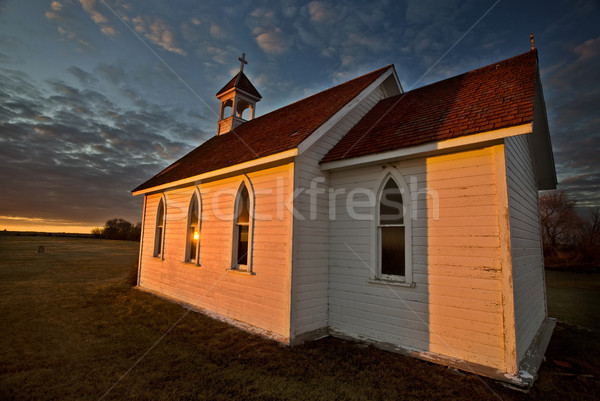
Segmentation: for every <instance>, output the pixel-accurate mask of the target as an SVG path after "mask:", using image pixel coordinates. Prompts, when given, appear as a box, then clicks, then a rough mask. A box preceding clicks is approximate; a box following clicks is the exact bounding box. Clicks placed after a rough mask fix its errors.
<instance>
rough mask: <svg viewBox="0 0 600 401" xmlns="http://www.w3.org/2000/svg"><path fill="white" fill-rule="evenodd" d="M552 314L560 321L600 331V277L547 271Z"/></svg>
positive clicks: (594, 274) (571, 272) (577, 272)
mask: <svg viewBox="0 0 600 401" xmlns="http://www.w3.org/2000/svg"><path fill="white" fill-rule="evenodd" d="M546 288H547V298H548V315H550V316H552V317H555V318H557V319H558V320H559V321H562V322H565V323H569V324H573V325H578V326H581V327H585V328H588V329H593V330H597V331H600V319H598V312H599V311H600V296H599V295H600V274H599V273H590V272H585V271H575V272H574V271H568V270H567V271H559V270H547V271H546Z"/></svg>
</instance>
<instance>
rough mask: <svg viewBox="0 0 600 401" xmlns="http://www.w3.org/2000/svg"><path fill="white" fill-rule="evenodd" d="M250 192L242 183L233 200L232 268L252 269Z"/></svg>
mask: <svg viewBox="0 0 600 401" xmlns="http://www.w3.org/2000/svg"><path fill="white" fill-rule="evenodd" d="M251 207H252V205H251V203H250V194H249V193H248V188H247V187H246V184H245V183H244V184H242V187H241V188H240V191H238V195H237V198H236V201H235V214H234V224H233V263H232V268H233V269H240V270H246V271H252V269H251V252H252V243H251V242H252V211H251Z"/></svg>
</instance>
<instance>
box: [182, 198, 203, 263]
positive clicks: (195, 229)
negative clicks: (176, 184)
mask: <svg viewBox="0 0 600 401" xmlns="http://www.w3.org/2000/svg"><path fill="white" fill-rule="evenodd" d="M199 249H200V206H199V202H198V197H197V196H196V194H194V195H192V199H191V200H190V207H189V211H188V228H187V235H186V253H185V261H186V262H195V263H198V261H199Z"/></svg>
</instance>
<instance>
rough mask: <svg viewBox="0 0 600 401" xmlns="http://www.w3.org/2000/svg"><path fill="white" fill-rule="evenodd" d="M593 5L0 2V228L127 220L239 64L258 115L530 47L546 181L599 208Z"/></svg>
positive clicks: (200, 127)
mask: <svg viewBox="0 0 600 401" xmlns="http://www.w3.org/2000/svg"><path fill="white" fill-rule="evenodd" d="M598 21H600V4H599V3H598V1H594V0H588V1H586V0H582V1H577V0H576V1H572V0H568V1H501V0H499V1H496V0H493V1H492V0H485V1H484V0H480V1H479V0H478V1H468V0H456V1H455V0H415V1H413V0H410V1H400V0H374V1H373V0H372V1H369V2H366V1H310V2H300V1H292V0H284V1H260V0H252V1H224V0H215V1H213V0H204V1H184V0H180V1H171V2H167V1H162V0H144V1H141V0H103V1H102V0H57V1H51V0H47V1H41V0H28V1H22V0H0V184H1V188H2V189H1V191H0V229H4V228H7V229H9V230H11V229H21V230H26V229H36V230H48V231H79V232H89V229H90V228H91V227H94V226H101V225H103V224H104V222H105V221H106V220H107V219H110V218H113V217H122V218H125V219H128V220H130V221H132V222H137V221H139V220H140V217H141V202H142V201H141V199H138V198H134V197H132V196H131V193H130V190H131V189H133V188H134V187H136V186H137V185H138V184H140V183H141V182H143V181H145V180H146V179H148V178H149V177H151V176H152V175H154V174H155V173H157V172H158V171H160V170H161V169H163V168H164V167H166V166H167V165H168V164H170V163H171V162H173V161H174V160H176V159H177V158H179V157H181V156H182V155H184V154H185V153H187V152H188V151H190V150H191V149H193V148H194V147H196V146H198V145H199V144H201V143H202V142H203V141H205V140H206V139H207V138H209V137H211V136H212V135H214V134H215V131H216V127H217V114H216V113H217V110H218V101H217V99H216V98H215V93H216V92H217V91H218V90H219V89H220V88H221V87H222V86H223V85H224V84H225V83H227V81H228V80H229V79H230V78H231V77H232V76H233V75H234V74H235V73H237V71H238V70H239V62H238V61H237V58H238V57H239V56H240V55H241V53H242V52H245V53H246V58H247V60H248V61H249V64H248V66H247V67H246V69H245V70H244V71H245V72H246V73H247V75H248V76H249V77H250V79H251V80H252V82H253V83H254V85H255V86H256V87H257V88H258V90H259V91H260V92H261V94H262V96H263V100H262V101H261V102H260V103H259V104H258V106H257V115H261V114H264V113H266V112H268V111H271V110H273V109H276V108H278V107H281V106H283V105H285V104H287V103H289V102H291V101H294V100H298V99H301V98H303V97H305V96H307V95H310V94H313V93H315V92H318V91H320V90H323V89H325V88H328V87H330V86H332V85H334V84H337V83H340V82H343V81H345V80H348V79H351V78H354V77H356V76H359V75H361V74H364V73H366V72H369V71H372V70H374V69H377V68H380V67H382V66H385V65H388V64H392V63H393V64H395V66H396V70H397V72H398V75H399V78H400V80H401V83H402V85H403V87H404V89H405V90H409V89H412V88H416V87H419V86H422V85H425V84H428V83H431V82H435V81H437V80H440V79H443V78H447V77H450V76H453V75H456V74H460V73H463V72H466V71H469V70H471V69H474V68H478V67H481V66H484V65H487V64H490V63H493V62H495V61H499V60H502V59H505V58H508V57H511V56H514V55H517V54H521V53H524V52H526V51H528V50H529V48H530V43H529V34H530V33H532V32H533V33H534V34H535V43H536V47H537V48H538V50H539V58H540V67H541V76H542V83H543V86H544V93H545V97H546V107H547V111H548V118H549V122H550V131H551V134H552V140H553V146H554V155H555V159H556V165H557V172H558V176H559V181H560V188H562V189H564V190H566V191H568V192H569V194H571V195H572V196H573V197H574V198H576V199H577V200H578V202H579V204H580V205H582V206H600V167H599V163H598V159H599V157H598V152H599V151H600V117H599V112H598V109H599V108H600V107H599V106H600V85H599V82H600V79H599V78H600V24H599V23H598Z"/></svg>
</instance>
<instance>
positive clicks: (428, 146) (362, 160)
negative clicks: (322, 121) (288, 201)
mask: <svg viewBox="0 0 600 401" xmlns="http://www.w3.org/2000/svg"><path fill="white" fill-rule="evenodd" d="M530 133H532V124H531V123H526V124H521V125H516V126H513V127H508V128H501V129H497V130H493V131H487V132H482V133H478V134H472V135H466V136H461V137H458V138H452V139H446V140H443V141H434V142H427V143H423V144H420V145H415V146H409V147H405V148H400V149H394V150H390V151H387V152H381V153H372V154H368V155H364V156H358V157H353V158H350V159H341V160H333V161H330V162H325V163H321V170H324V171H327V170H337V169H341V168H349V167H358V166H363V165H369V164H376V163H382V162H388V161H391V160H398V159H409V158H415V157H423V156H429V155H433V154H437V153H446V152H450V151H457V150H460V149H466V148H470V147H474V146H483V145H486V144H492V143H494V142H500V141H501V140H502V139H504V138H508V137H511V136H516V135H523V134H530Z"/></svg>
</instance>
